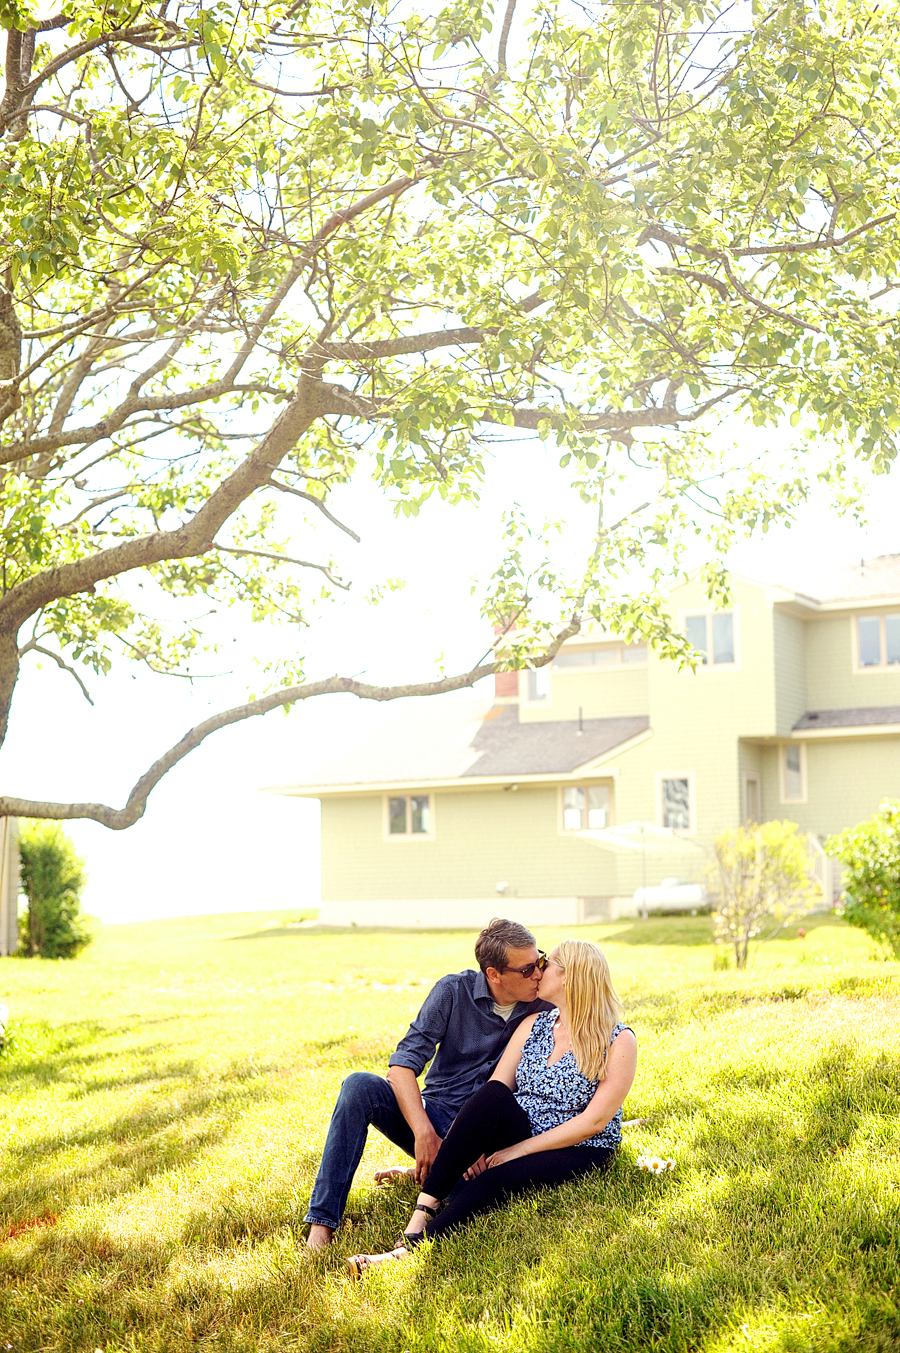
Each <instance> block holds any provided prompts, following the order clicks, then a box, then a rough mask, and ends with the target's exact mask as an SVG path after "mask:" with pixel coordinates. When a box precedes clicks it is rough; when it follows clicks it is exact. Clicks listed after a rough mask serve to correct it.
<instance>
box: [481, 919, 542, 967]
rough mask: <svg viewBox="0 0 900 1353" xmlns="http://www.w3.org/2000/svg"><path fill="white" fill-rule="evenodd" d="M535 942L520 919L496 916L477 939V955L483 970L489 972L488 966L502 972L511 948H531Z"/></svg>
mask: <svg viewBox="0 0 900 1353" xmlns="http://www.w3.org/2000/svg"><path fill="white" fill-rule="evenodd" d="M533 944H534V945H535V947H536V941H535V938H534V936H533V935H532V933H531V931H530V930H526V929H525V927H524V926H523V925H519V923H518V921H503V920H501V919H500V918H499V917H497V916H495V917H494V919H493V921H489V922H488V924H487V925H486V926H485V927H484V930H482V932H481V934H480V935H479V936H478V939H477V940H476V941H475V957H476V959H477V960H478V966H479V968H480V969H481V971H482V972H487V970H488V968H496V970H497V972H502V971H503V969H504V968H505V967H506V960H507V958H508V957H509V951H510V949H530V948H531V946H532V945H533Z"/></svg>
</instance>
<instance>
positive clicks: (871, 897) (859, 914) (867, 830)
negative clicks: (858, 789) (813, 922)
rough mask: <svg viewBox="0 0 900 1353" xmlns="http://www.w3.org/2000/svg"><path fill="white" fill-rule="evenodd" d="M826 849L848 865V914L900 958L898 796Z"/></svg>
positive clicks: (834, 839) (899, 822) (846, 888)
mask: <svg viewBox="0 0 900 1353" xmlns="http://www.w3.org/2000/svg"><path fill="white" fill-rule="evenodd" d="M825 849H826V850H827V851H828V854H829V855H833V856H834V857H835V858H836V859H838V860H840V861H841V863H842V864H843V865H844V866H845V869H846V873H845V874H844V893H845V898H844V916H845V918H846V920H848V921H849V922H850V924H851V925H857V926H859V927H860V928H861V929H862V930H865V931H868V933H869V934H870V935H871V936H872V938H873V939H875V940H877V941H878V943H879V944H883V945H884V947H885V948H886V949H888V950H889V951H890V952H891V953H892V954H893V955H894V958H900V799H884V800H883V802H882V803H881V805H880V807H879V809H878V812H877V813H876V814H875V816H874V817H870V818H869V819H868V821H866V822H861V823H860V824H859V825H858V826H856V827H848V828H847V830H846V831H843V832H841V833H840V834H839V835H838V836H830V837H829V838H828V840H827V841H826V842H825Z"/></svg>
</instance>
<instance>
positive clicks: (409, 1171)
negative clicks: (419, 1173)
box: [375, 1165, 416, 1184]
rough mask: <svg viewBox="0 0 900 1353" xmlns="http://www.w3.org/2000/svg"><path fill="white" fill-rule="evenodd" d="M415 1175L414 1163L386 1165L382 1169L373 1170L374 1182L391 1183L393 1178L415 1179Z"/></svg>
mask: <svg viewBox="0 0 900 1353" xmlns="http://www.w3.org/2000/svg"><path fill="white" fill-rule="evenodd" d="M415 1177H416V1167H415V1166H414V1165H409V1166H407V1165H388V1166H386V1167H385V1169H383V1170H376V1171H375V1183H376V1184H393V1182H394V1180H395V1179H415Z"/></svg>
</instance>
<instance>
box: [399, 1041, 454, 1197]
mask: <svg viewBox="0 0 900 1353" xmlns="http://www.w3.org/2000/svg"><path fill="white" fill-rule="evenodd" d="M387 1078H388V1084H389V1085H390V1087H391V1089H392V1090H393V1092H394V1098H395V1099H396V1101H397V1104H398V1106H399V1109H400V1112H401V1113H402V1114H403V1117H404V1118H405V1119H406V1121H407V1123H409V1126H410V1127H411V1128H412V1131H413V1136H414V1137H415V1139H416V1183H417V1184H421V1183H422V1182H423V1181H424V1179H425V1178H426V1176H427V1175H428V1173H429V1172H430V1170H431V1167H432V1165H433V1164H434V1158H435V1156H436V1155H437V1153H438V1151H439V1149H440V1145H441V1140H442V1139H441V1138H440V1137H439V1136H438V1135H437V1133H436V1132H435V1130H434V1128H433V1126H432V1123H431V1119H430V1118H429V1117H428V1114H427V1113H426V1112H425V1105H424V1104H423V1103H422V1092H421V1091H420V1089H419V1082H418V1080H417V1079H416V1073H415V1072H414V1071H413V1070H412V1069H411V1068H410V1067H408V1066H389V1067H388V1073H387Z"/></svg>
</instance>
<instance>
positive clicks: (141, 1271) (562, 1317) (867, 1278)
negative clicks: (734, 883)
mask: <svg viewBox="0 0 900 1353" xmlns="http://www.w3.org/2000/svg"><path fill="white" fill-rule="evenodd" d="M284 920H285V914H284V913H273V914H272V915H271V916H260V915H252V916H237V917H235V916H224V917H204V918H199V919H189V920H178V921H167V922H157V923H152V924H142V925H133V926H122V927H110V928H107V929H105V930H104V931H103V932H102V934H101V937H100V939H99V940H98V942H97V944H96V945H95V946H94V947H93V948H92V949H91V950H89V951H88V952H87V953H86V954H85V955H83V956H82V957H81V958H80V959H78V960H76V961H75V962H73V963H58V964H52V963H41V962H37V963H34V962H25V961H20V960H15V959H11V960H0V999H6V1000H7V1001H8V1003H9V1005H10V1006H11V1009H12V1012H13V1019H14V1024H13V1035H14V1037H13V1040H12V1044H11V1046H10V1047H9V1048H8V1049H7V1051H6V1052H4V1053H3V1055H2V1056H0V1115H2V1132H3V1141H4V1148H5V1160H4V1162H3V1171H2V1182H0V1191H2V1216H0V1236H3V1237H6V1238H5V1239H4V1240H3V1241H2V1243H0V1349H2V1348H3V1347H4V1346H5V1347H6V1348H10V1347H11V1348H12V1349H14V1350H15V1351H16V1353H21V1351H24V1350H50V1349H53V1350H56V1349H59V1350H64V1351H65V1353H70V1350H71V1351H72V1353H75V1351H76V1350H78V1353H81V1350H87V1353H93V1350H95V1349H102V1350H103V1353H114V1350H120V1349H140V1350H154V1351H157V1350H159V1351H161V1350H179V1351H180V1350H186V1349H189V1348H190V1349H196V1348H200V1349H207V1350H213V1349H215V1350H271V1351H272V1353H275V1350H278V1351H279V1353H281V1351H282V1350H289V1349H306V1350H311V1353H315V1351H316V1350H324V1349H340V1350H348V1351H349V1350H354V1353H359V1351H360V1350H369V1349H371V1350H376V1349H377V1350H392V1353H403V1350H407V1351H408V1353H424V1351H425V1350H429V1353H430V1350H434V1349H447V1350H450V1349H453V1350H488V1349H490V1350H509V1351H510V1353H513V1350H516V1353H518V1351H519V1350H521V1351H522V1353H544V1351H545V1350H588V1349H591V1350H593V1349H602V1350H603V1351H604V1353H617V1351H618V1350H623V1351H624V1350H628V1351H629V1353H631V1350H639V1349H640V1350H643V1349H646V1348H651V1347H652V1348H658V1349H664V1350H692V1349H698V1350H699V1349H702V1350H704V1353H719V1350H725V1349H729V1350H730V1349H735V1350H745V1349H746V1350H749V1349H770V1350H783V1353H788V1351H789V1350H805V1349H816V1350H823V1353H824V1350H841V1351H842V1353H849V1350H857V1349H859V1350H876V1349H884V1350H887V1349H892V1348H896V1347H900V1297H898V1293H897V1286H896V1284H897V1273H898V1271H900V1263H898V1258H900V1256H898V1241H897V1237H898V1234H900V1231H898V1220H900V1149H898V1148H900V1127H898V1116H897V1109H898V1104H900V1099H898V1091H900V1036H898V1021H897V1009H898V1000H897V998H898V993H900V984H898V976H897V970H896V967H895V965H892V964H885V963H883V962H878V961H874V960H873V959H872V957H871V954H870V949H869V945H868V943H867V941H866V940H865V938H864V937H863V936H862V935H860V934H859V933H857V932H855V931H851V930H849V929H848V928H847V927H845V926H843V925H842V924H841V923H840V922H837V921H834V920H830V919H829V920H823V921H819V922H812V923H810V924H809V925H808V927H807V928H808V935H807V938H806V939H805V940H800V939H798V938H796V937H791V938H785V939H783V940H776V941H774V942H772V943H771V944H770V945H769V946H768V947H766V948H765V949H763V950H761V951H760V952H759V953H758V954H757V956H756V958H755V961H754V966H753V969H752V971H750V972H749V973H747V974H737V973H733V972H732V973H713V971H712V951H711V947H710V946H709V944H708V941H707V936H708V929H707V926H708V923H707V922H705V921H704V920H702V919H700V918H698V919H696V920H687V921H683V922H678V921H672V920H669V921H664V920H660V921H649V922H645V923H630V922H628V923H624V922H623V923H619V924H617V925H607V926H597V927H588V928H586V929H585V931H584V932H583V933H585V934H588V935H590V936H592V937H594V936H596V937H597V938H599V939H600V940H601V942H602V943H603V945H604V947H605V948H606V950H607V953H608V955H609V957H610V961H611V963H612V966H613V971H614V974H615V977H616V980H617V983H618V986H619V989H620V992H621V994H622V995H623V997H624V999H625V1002H626V1005H627V1008H628V1012H629V1016H630V1019H631V1022H632V1024H633V1025H634V1027H635V1029H636V1031H637V1033H638V1039H639V1047H640V1068H639V1074H638V1081H637V1084H636V1086H635V1091H634V1093H633V1095H632V1097H631V1099H630V1100H629V1103H628V1114H629V1115H631V1116H643V1115H652V1122H651V1123H650V1124H649V1126H648V1127H646V1128H642V1129H639V1130H638V1131H637V1132H633V1133H632V1134H630V1135H629V1137H628V1139H627V1142H626V1146H625V1147H624V1149H623V1151H622V1152H621V1153H620V1157H619V1160H618V1162H617V1165H616V1167H615V1169H614V1171H613V1173H612V1174H611V1175H609V1176H606V1177H602V1178H598V1179H596V1180H593V1181H590V1182H582V1183H580V1184H578V1185H572V1186H568V1187H566V1188H564V1189H560V1190H558V1191H556V1192H554V1193H547V1194H543V1195H536V1196H533V1197H531V1198H528V1199H525V1200H523V1201H521V1202H519V1203H517V1204H515V1205H513V1206H510V1207H509V1208H507V1209H505V1210H504V1211H503V1212H501V1213H499V1214H497V1215H496V1216H495V1217H493V1218H492V1219H490V1220H488V1219H483V1220H481V1221H479V1222H478V1223H476V1224H474V1225H473V1226H472V1227H471V1228H469V1230H468V1231H467V1232H466V1233H465V1234H464V1235H462V1236H460V1237H458V1238H456V1239H452V1240H449V1241H447V1242H446V1243H445V1244H444V1245H443V1246H441V1247H435V1248H432V1249H430V1250H422V1251H420V1252H418V1253H417V1254H416V1256H415V1257H414V1258H413V1259H412V1260H411V1261H410V1262H409V1263H407V1264H403V1265H396V1266H391V1267H390V1268H389V1269H388V1270H384V1271H379V1272H378V1273H376V1274H373V1275H371V1277H370V1278H369V1279H367V1281H366V1282H365V1283H364V1284H361V1285H359V1286H356V1287H354V1286H352V1285H350V1284H349V1283H348V1282H347V1281H346V1280H345V1279H344V1277H343V1272H342V1266H341V1262H340V1261H341V1256H342V1255H343V1254H346V1253H349V1252H350V1251H351V1250H353V1249H360V1248H362V1249H370V1248H382V1247H383V1246H385V1245H387V1244H389V1243H390V1242H392V1240H393V1237H394V1236H395V1235H396V1234H397V1231H398V1229H399V1227H400V1224H401V1223H402V1221H403V1220H404V1219H405V1216H406V1215H407V1212H406V1205H405V1202H404V1199H406V1200H407V1201H408V1198H409V1192H410V1191H409V1190H400V1191H395V1192H377V1193H376V1192H375V1191H374V1190H373V1189H372V1188H371V1187H370V1185H369V1183H368V1179H369V1177H370V1174H371V1169H372V1167H373V1166H374V1165H376V1164H377V1163H379V1162H384V1161H388V1160H391V1159H394V1158H395V1156H396V1153H395V1151H394V1150H393V1148H391V1147H390V1146H389V1145H388V1144H387V1143H385V1142H384V1141H383V1139H381V1138H379V1137H378V1135H377V1134H374V1133H373V1134H372V1140H371V1143H370V1146H369V1148H368V1149H367V1153H366V1157H365V1159H364V1162H363V1169H362V1171H361V1172H360V1175H359V1176H358V1182H357V1188H356V1189H355V1191H354V1193H353V1194H352V1195H351V1200H350V1210H349V1224H348V1226H347V1228H346V1229H345V1230H344V1231H342V1232H341V1235H340V1243H339V1245H338V1246H336V1247H335V1253H334V1254H333V1255H330V1256H329V1257H328V1258H327V1259H325V1260H312V1261H311V1260H309V1259H307V1258H306V1256H305V1254H304V1252H303V1249H302V1229H303V1228H299V1227H298V1226H297V1221H298V1219H299V1218H300V1217H302V1215H303V1208H304V1205H305V1203H306V1200H307V1197H308V1192H309V1188H310V1185H311V1182H312V1177H313V1174H314V1172H315V1166H316V1161H317V1154H318V1151H319V1148H320V1145H321V1142H322V1139H323V1136H324V1131H325V1127H326V1124H327V1118H328V1113H329V1111H330V1107H331V1104H332V1102H333V1099H334V1095H335V1093H336V1090H337V1087H338V1085H339V1082H340V1078H341V1075H342V1074H343V1073H344V1072H345V1071H346V1070H347V1069H353V1068H370V1069H374V1070H381V1069H382V1068H383V1066H384V1064H385V1061H386V1058H387V1054H388V1053H389V1051H390V1049H391V1048H392V1046H393V1045H394V1043H395V1042H396V1039H397V1037H398V1036H399V1035H400V1034H401V1033H402V1032H403V1030H404V1028H405V1025H406V1022H407V1020H408V1018H409V1016H410V1015H411V1014H412V1013H413V1012H414V1011H415V1009H416V1008H417V1007H418V1005H419V1003H420V1001H421V998H422V996H423V995H424V993H425V991H426V990H427V989H428V987H429V985H430V984H431V982H432V981H433V980H434V978H436V977H437V976H439V975H440V974H441V973H442V972H446V971H450V970H452V969H455V968H460V967H465V966H469V964H470V961H471V960H470V955H471V944H472V936H471V935H468V934H464V933H457V932H445V933H439V932H435V933H429V934H402V935H398V934H392V933H387V932H386V933H372V934H367V935H360V934H348V933H341V934H323V933H316V932H314V931H310V930H307V929H296V928H286V927H284V926H283V924H282V923H283V921H284ZM556 938H559V936H554V935H552V934H549V933H542V935H541V940H542V942H543V943H544V944H545V945H547V946H549V944H550V943H552V942H553V941H554V940H555V939H556ZM643 1149H649V1150H652V1151H658V1152H664V1153H666V1154H672V1155H674V1156H675V1157H676V1158H677V1160H678V1169H677V1172H676V1173H675V1175H674V1176H663V1177H661V1178H659V1179H652V1178H648V1177H647V1176H645V1175H641V1174H639V1173H638V1172H637V1171H636V1170H635V1169H634V1167H633V1159H634V1156H635V1154H637V1152H638V1151H639V1150H643ZM54 1217H55V1218H56V1220H55V1221H53V1220H52V1218H54ZM40 1221H43V1222H44V1223H45V1224H44V1225H32V1223H35V1222H40ZM23 1226H24V1227H25V1229H22V1228H23Z"/></svg>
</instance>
